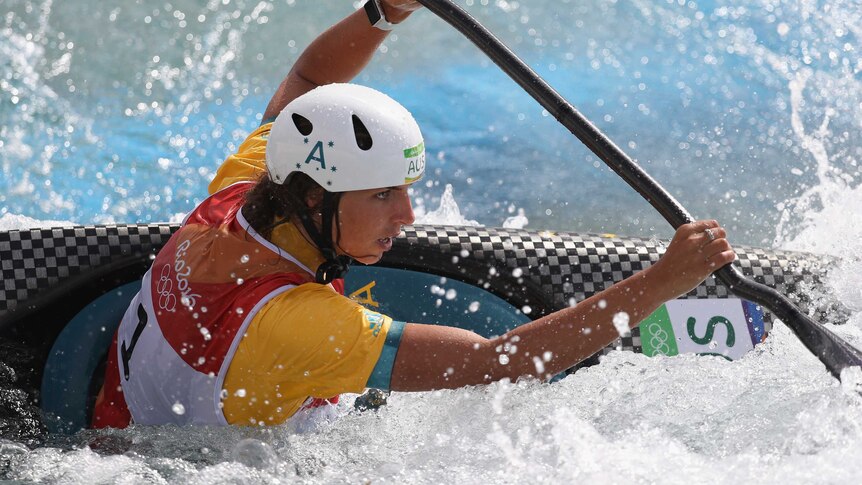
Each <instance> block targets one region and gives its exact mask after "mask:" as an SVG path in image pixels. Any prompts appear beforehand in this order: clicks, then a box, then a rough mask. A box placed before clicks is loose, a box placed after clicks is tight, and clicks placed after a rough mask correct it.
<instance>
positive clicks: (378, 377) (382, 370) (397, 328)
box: [365, 320, 407, 391]
mask: <svg viewBox="0 0 862 485" xmlns="http://www.w3.org/2000/svg"><path fill="white" fill-rule="evenodd" d="M405 325H407V324H406V323H405V322H397V321H395V320H393V321H392V324H391V325H390V326H389V333H387V334H386V342H385V343H384V344H383V351H381V352H380V357H379V358H378V359H377V364H376V365H375V366H374V370H373V371H371V376H370V377H369V378H368V382H367V383H366V384H365V387H371V388H374V389H380V390H382V391H388V390H389V385H390V381H391V380H392V367H394V366H395V355H396V354H398V345H399V344H401V334H402V333H404V326H405Z"/></svg>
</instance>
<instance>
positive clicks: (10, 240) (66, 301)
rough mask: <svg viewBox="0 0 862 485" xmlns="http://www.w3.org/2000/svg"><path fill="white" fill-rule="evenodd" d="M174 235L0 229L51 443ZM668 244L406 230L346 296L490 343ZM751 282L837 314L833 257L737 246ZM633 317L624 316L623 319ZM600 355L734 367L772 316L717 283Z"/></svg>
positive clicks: (0, 256) (149, 227) (96, 378)
mask: <svg viewBox="0 0 862 485" xmlns="http://www.w3.org/2000/svg"><path fill="white" fill-rule="evenodd" d="M178 228H179V225H176V224H167V223H164V224H122V225H105V226H79V227H57V228H37V229H26V230H12V231H4V232H0V269H2V276H3V285H2V286H0V339H2V340H0V341H2V342H3V343H4V344H8V345H13V346H14V347H15V348H20V349H24V350H23V351H24V352H25V353H27V354H28V356H29V357H30V360H29V362H32V364H30V365H29V367H30V368H28V369H27V371H28V375H27V376H26V377H27V378H26V379H23V380H22V382H21V383H19V384H20V385H21V386H22V387H25V389H24V390H25V391H27V392H28V393H30V394H31V395H32V396H34V399H36V401H37V403H38V405H39V406H40V407H41V410H42V414H43V418H44V420H45V424H46V426H47V427H48V429H49V430H50V431H52V432H58V433H61V432H62V433H69V432H75V431H77V430H79V429H82V428H85V427H86V426H87V424H88V423H89V416H90V412H91V410H92V406H93V402H94V400H95V395H96V393H97V392H98V390H99V389H100V388H101V383H102V378H103V375H104V366H105V359H106V356H107V350H108V347H109V345H110V343H111V340H112V338H113V334H114V332H115V330H116V328H117V326H118V325H119V322H120V319H121V317H122V315H123V313H124V312H125V310H126V308H127V306H128V304H129V302H130V300H131V299H132V297H133V296H134V295H135V293H137V292H138V290H139V289H140V279H141V277H142V276H143V274H144V272H145V271H146V270H147V268H148V267H149V266H150V264H151V262H152V260H153V259H154V257H155V254H156V253H157V252H158V250H159V249H160V248H161V247H162V246H163V245H164V244H165V243H166V242H167V240H168V238H169V237H170V236H171V234H172V233H173V232H174V231H176V230H177V229H178ZM665 245H666V242H665V241H661V240H658V239H656V238H632V237H619V236H615V235H609V234H603V235H599V234H576V233H568V232H551V231H530V230H521V229H504V228H487V227H480V226H423V225H415V226H408V227H405V229H404V231H403V233H402V234H401V235H400V236H399V237H398V238H397V239H396V240H395V242H394V244H393V247H392V250H391V251H389V252H388V253H386V255H385V256H384V258H383V259H382V260H381V262H380V263H378V264H377V265H374V266H363V265H358V264H357V265H353V266H351V268H350V271H349V272H348V273H347V275H346V276H345V295H347V296H349V297H350V298H353V299H354V300H356V301H357V302H359V303H360V304H362V305H365V306H367V307H368V308H370V309H373V310H375V311H378V312H381V313H384V314H387V315H389V316H391V317H393V318H394V319H397V320H401V321H408V322H419V323H431V324H441V325H454V326H458V327H461V328H465V329H468V330H472V331H474V332H476V333H478V334H480V335H482V336H485V337H491V336H494V335H501V334H503V333H505V332H506V331H508V330H511V329H512V328H515V327H517V326H518V325H522V324H524V323H526V322H528V321H530V320H533V319H535V318H539V317H541V316H543V315H546V314H548V313H551V312H553V311H556V310H559V309H561V308H565V307H567V306H571V305H576V304H577V302H579V301H582V300H584V299H585V298H588V297H590V296H592V295H593V294H595V293H597V292H600V291H602V290H603V289H605V288H607V287H609V286H611V285H612V284H614V283H615V282H618V281H620V280H622V279H624V278H626V277H628V276H631V275H632V274H635V273H637V272H638V271H640V270H642V269H644V268H646V267H648V266H649V265H651V264H653V263H655V262H656V261H657V260H658V258H659V257H660V256H661V254H663V252H664V248H665ZM735 249H736V251H737V254H738V256H739V257H738V260H737V261H736V262H735V263H734V264H735V265H736V266H737V267H738V269H740V270H741V271H742V272H743V273H744V274H745V275H746V276H748V277H750V278H753V279H754V280H755V281H757V282H760V283H763V284H766V285H768V286H771V287H773V288H775V289H776V290H778V291H779V292H781V293H783V294H785V295H787V296H788V297H789V298H791V300H793V301H794V302H795V303H796V304H797V305H799V306H800V307H801V308H802V309H803V310H805V311H806V312H808V313H809V314H813V313H816V314H819V315H820V316H821V317H822V316H826V315H841V314H844V313H845V312H846V310H844V309H843V307H841V306H840V304H839V303H838V302H836V301H833V300H828V299H823V298H819V299H814V298H812V297H811V296H810V295H811V294H812V293H813V292H816V291H817V289H818V288H821V287H822V286H823V280H824V276H825V274H826V272H827V271H828V270H829V268H830V266H831V264H832V261H831V260H830V259H829V258H827V257H824V256H820V255H814V254H807V253H799V252H790V251H780V250H768V249H760V248H754V247H746V246H742V247H735ZM621 317H626V318H627V316H624V315H623V316H621ZM624 325H625V322H623V325H622V326H621V327H620V328H621V331H620V338H619V339H618V340H617V341H616V342H614V343H612V344H611V345H610V346H608V347H607V348H606V349H604V350H603V351H602V352H600V353H599V354H597V355H596V356H594V357H593V358H591V359H588V360H587V361H586V362H584V363H582V364H580V365H579V367H580V366H583V365H591V364H595V363H597V362H598V357H599V355H600V354H602V353H607V352H610V351H612V350H615V349H616V350H627V351H633V352H639V353H644V354H646V355H649V356H655V355H665V356H670V355H675V354H679V353H697V354H711V355H719V356H722V357H724V358H727V359H731V360H733V359H736V358H738V357H740V356H742V355H743V354H744V353H745V352H747V351H748V350H750V349H752V348H753V347H754V346H755V345H757V344H758V343H760V342H761V341H763V339H765V338H766V336H767V334H768V333H769V331H770V329H771V325H772V317H771V315H770V314H769V312H768V311H767V310H766V309H765V308H762V307H760V306H758V305H756V304H754V303H751V302H747V301H744V300H740V299H738V298H736V297H734V296H733V295H731V294H730V292H729V291H728V289H727V287H726V286H724V285H723V284H722V283H721V282H719V281H717V280H715V279H714V278H712V277H710V278H708V279H707V280H706V281H704V282H703V283H702V284H701V285H700V286H698V287H697V288H695V289H694V290H693V291H692V292H690V293H689V294H687V295H684V296H683V297H682V298H680V299H677V300H673V301H670V302H667V303H666V304H665V305H663V306H662V307H661V308H659V309H658V310H657V311H656V312H654V313H653V314H652V315H650V316H649V317H647V318H646V319H645V320H644V321H643V322H642V323H641V325H640V327H639V328H635V329H633V330H631V331H628V330H626V327H624Z"/></svg>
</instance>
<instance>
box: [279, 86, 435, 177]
mask: <svg viewBox="0 0 862 485" xmlns="http://www.w3.org/2000/svg"><path fill="white" fill-rule="evenodd" d="M266 166H267V169H268V171H269V176H270V178H271V179H272V180H273V181H274V182H276V183H278V184H283V183H284V182H285V181H286V180H287V178H288V176H289V175H290V174H292V173H294V172H302V173H304V174H306V175H308V176H310V177H311V178H312V179H313V180H314V181H315V182H317V183H318V184H320V186H321V187H323V188H324V189H326V190H327V191H329V192H346V191H349V190H366V189H376V188H383V187H396V186H399V185H404V184H409V183H412V182H415V181H417V180H419V179H420V178H422V176H423V175H424V173H425V143H424V142H423V140H422V134H421V133H420V132H419V125H417V124H416V121H415V120H414V119H413V116H411V115H410V112H408V111H407V110H406V109H405V108H404V107H403V106H401V105H400V104H398V103H397V102H396V101H395V100H393V99H392V98H390V97H389V96H387V95H385V94H383V93H381V92H379V91H375V90H374V89H371V88H367V87H364V86H358V85H355V84H328V85H325V86H320V87H318V88H315V89H313V90H311V91H309V92H308V93H305V94H303V95H302V96H300V97H298V98H296V99H294V100H293V101H291V102H290V103H289V104H288V105H287V106H285V108H284V110H282V112H281V113H280V114H279V115H278V117H277V118H276V119H275V123H273V125H272V131H271V132H270V134H269V141H268V143H267V147H266Z"/></svg>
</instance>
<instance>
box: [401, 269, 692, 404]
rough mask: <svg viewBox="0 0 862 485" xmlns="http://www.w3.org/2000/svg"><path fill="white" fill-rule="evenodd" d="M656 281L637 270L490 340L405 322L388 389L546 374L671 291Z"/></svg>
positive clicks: (603, 341) (588, 351)
mask: <svg viewBox="0 0 862 485" xmlns="http://www.w3.org/2000/svg"><path fill="white" fill-rule="evenodd" d="M664 279H665V276H664V275H663V274H662V270H661V269H659V268H655V267H654V268H652V269H647V270H644V271H642V272H640V273H638V274H637V275H634V276H632V277H630V278H628V279H626V280H624V281H621V282H619V283H617V284H616V285H614V286H612V287H611V288H608V289H607V290H605V291H603V292H601V293H599V294H597V295H595V296H593V297H591V298H588V299H586V300H584V301H582V302H580V303H578V304H577V305H576V306H574V307H572V308H567V309H564V310H560V311H558V312H555V313H553V314H551V315H548V316H546V317H543V318H540V319H538V320H535V321H533V322H530V323H528V324H525V325H522V326H520V327H518V328H516V329H514V330H512V331H510V332H508V333H506V334H505V335H503V336H500V337H497V338H494V339H485V338H482V337H480V336H479V335H476V334H475V333H472V332H468V331H466V330H459V329H451V328H445V329H444V328H441V327H437V326H433V325H408V326H407V328H406V329H405V331H404V332H405V333H404V337H403V338H402V341H401V346H400V347H399V350H398V357H397V359H396V365H395V368H394V370H393V375H392V389H393V390H402V391H418V390H427V389H439V388H457V387H461V386H466V385H475V384H485V383H489V382H493V381H497V380H500V379H503V378H509V379H511V380H513V381H514V380H517V379H518V378H519V377H522V376H528V375H529V376H535V377H538V378H540V379H546V378H548V377H550V376H553V375H555V374H557V373H559V372H562V371H564V370H566V369H568V368H570V367H572V366H574V365H575V364H577V363H578V362H581V361H582V360H584V359H586V358H588V357H590V356H591V355H593V354H595V353H596V352H598V351H599V350H601V349H602V348H604V347H605V346H607V345H608V344H610V343H611V342H613V341H614V340H615V339H616V338H618V337H619V330H618V329H617V327H616V326H615V325H614V317H615V316H618V315H619V317H618V318H621V319H623V320H625V318H628V325H627V326H628V328H631V327H633V326H635V325H636V324H637V323H639V322H640V321H641V320H643V319H644V318H645V317H647V316H648V315H649V314H650V313H652V312H653V311H654V310H655V309H656V308H658V307H659V306H660V305H661V304H662V303H664V302H665V301H666V300H667V299H670V298H673V297H674V296H676V295H673V294H672V290H671V289H670V288H666V286H667V285H665V284H664V283H663V281H662V280H664ZM623 315H624V316H623ZM438 332H439V333H438ZM419 356H423V357H419Z"/></svg>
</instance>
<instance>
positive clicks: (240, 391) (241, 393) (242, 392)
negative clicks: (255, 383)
mask: <svg viewBox="0 0 862 485" xmlns="http://www.w3.org/2000/svg"><path fill="white" fill-rule="evenodd" d="M233 395H234V396H236V397H245V389H237V390H236V392H234V393H233Z"/></svg>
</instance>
